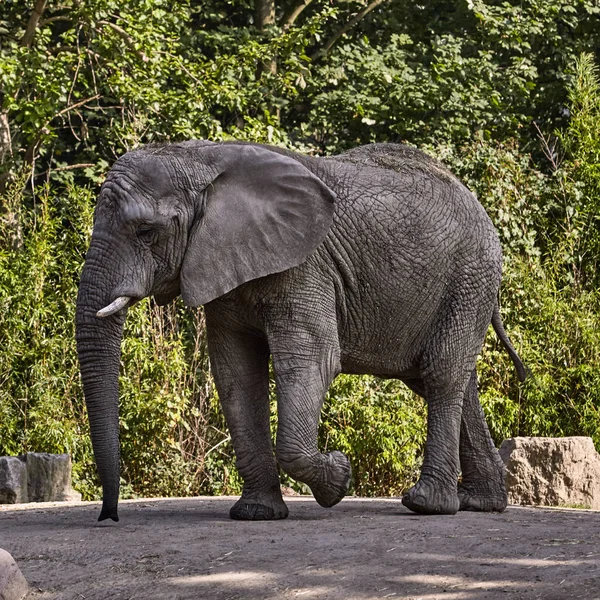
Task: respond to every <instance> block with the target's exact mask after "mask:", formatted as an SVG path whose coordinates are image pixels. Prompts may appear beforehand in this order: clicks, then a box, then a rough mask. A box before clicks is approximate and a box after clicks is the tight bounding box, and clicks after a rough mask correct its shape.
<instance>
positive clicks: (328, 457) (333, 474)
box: [309, 450, 352, 508]
mask: <svg viewBox="0 0 600 600" xmlns="http://www.w3.org/2000/svg"><path fill="white" fill-rule="evenodd" d="M321 456H322V457H323V459H324V464H323V465H322V467H321V468H322V469H323V471H324V475H323V479H322V481H321V482H319V483H318V484H314V485H310V484H309V486H310V489H311V491H312V493H313V496H314V497H315V500H316V501H317V502H318V503H319V504H320V505H321V506H323V507H324V508H330V507H332V506H334V505H335V504H337V503H338V502H339V501H340V500H341V499H342V498H343V497H344V496H345V495H346V492H347V491H348V488H349V487H350V481H351V480H352V467H351V466H350V461H349V460H348V457H347V456H346V455H345V454H344V453H343V452H338V451H337V450H334V451H333V452H328V453H327V454H322V455H321Z"/></svg>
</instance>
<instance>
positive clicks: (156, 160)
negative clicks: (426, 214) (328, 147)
mask: <svg viewBox="0 0 600 600" xmlns="http://www.w3.org/2000/svg"><path fill="white" fill-rule="evenodd" d="M334 201H335V196H334V194H333V192H332V191H331V190H330V189H329V188H328V187H327V186H326V185H325V184H324V183H323V182H322V181H321V180H320V179H319V178H318V177H316V176H315V175H314V174H313V173H311V171H309V170H308V169H307V168H306V167H305V166H303V165H302V164H301V163H300V162H298V161H297V160H295V159H294V158H292V157H291V156H288V155H285V154H282V153H279V152H274V151H272V150H269V149H267V148H265V147H261V146H254V145H249V144H212V143H208V142H199V141H196V142H186V143H182V144H176V145H166V146H154V147H152V146H151V147H146V148H142V149H140V150H137V151H134V152H129V153H127V154H125V155H124V156H123V157H121V158H120V159H119V160H117V162H116V163H115V164H114V166H113V167H112V169H111V170H110V172H109V173H108V175H107V178H106V180H105V182H104V184H103V185H102V188H101V190H100V194H99V197H98V203H97V207H96V212H95V217H94V227H93V233H92V239H91V243H90V247H89V250H88V252H87V255H86V260H85V265H84V268H83V271H82V274H81V281H80V287H79V294H78V298H77V316H76V337H77V347H78V355H79V363H80V370H81V377H82V382H83V390H84V395H85V400H86V405H87V409H88V414H89V419H90V429H91V436H92V444H93V448H94V455H95V459H96V464H97V467H98V472H99V475H100V480H101V482H102V488H103V506H102V512H101V514H100V517H99V520H103V519H106V518H112V519H113V520H115V521H116V520H118V516H117V502H118V496H119V476H120V470H119V435H118V429H119V417H118V375H119V364H120V343H121V337H122V330H123V323H124V321H125V316H126V312H127V307H128V306H129V305H130V304H132V303H133V302H136V301H137V300H140V299H141V298H144V297H146V296H151V295H152V296H154V297H155V298H156V300H157V301H158V302H159V303H165V302H168V301H169V300H171V299H173V298H174V297H176V296H177V295H179V294H181V296H182V297H183V300H184V302H185V304H186V305H188V306H199V305H201V304H205V303H207V302H210V301H211V300H214V299H215V298H218V297H220V296H222V295H223V294H225V293H227V292H229V291H230V290H232V289H234V288H235V287H237V286H239V285H241V284H243V283H244V282H247V281H250V280H252V279H256V278H258V277H262V276H265V275H269V274H271V273H276V272H280V271H284V270H286V269H289V268H291V267H294V266H297V265H299V264H300V263H301V262H303V261H304V260H305V258H306V257H307V256H308V255H309V254H311V253H312V252H313V251H314V250H315V249H316V248H317V246H318V245H319V244H320V243H321V242H322V241H323V239H324V238H325V236H326V235H327V232H328V230H329V227H330V225H331V221H332V218H333V210H334Z"/></svg>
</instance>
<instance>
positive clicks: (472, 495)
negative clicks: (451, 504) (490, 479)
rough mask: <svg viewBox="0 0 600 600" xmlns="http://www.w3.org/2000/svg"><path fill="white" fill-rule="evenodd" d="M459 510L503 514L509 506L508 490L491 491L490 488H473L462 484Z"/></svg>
mask: <svg viewBox="0 0 600 600" xmlns="http://www.w3.org/2000/svg"><path fill="white" fill-rule="evenodd" d="M458 499H459V501H460V508H459V510H473V511H478V512H502V511H504V509H505V508H506V506H507V505H508V496H507V494H506V489H504V488H502V489H499V490H492V489H489V486H473V485H468V484H460V485H459V486H458Z"/></svg>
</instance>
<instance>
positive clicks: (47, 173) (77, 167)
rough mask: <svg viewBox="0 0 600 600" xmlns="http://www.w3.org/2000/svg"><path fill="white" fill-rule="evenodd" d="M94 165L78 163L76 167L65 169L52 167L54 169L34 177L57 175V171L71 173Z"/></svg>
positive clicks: (66, 167)
mask: <svg viewBox="0 0 600 600" xmlns="http://www.w3.org/2000/svg"><path fill="white" fill-rule="evenodd" d="M95 166H96V163H79V164H76V165H67V166H65V167H54V169H48V170H47V171H44V172H43V173H40V174H39V175H36V177H41V176H42V175H49V174H50V173H57V172H58V171H72V170H73V169H84V168H87V167H95Z"/></svg>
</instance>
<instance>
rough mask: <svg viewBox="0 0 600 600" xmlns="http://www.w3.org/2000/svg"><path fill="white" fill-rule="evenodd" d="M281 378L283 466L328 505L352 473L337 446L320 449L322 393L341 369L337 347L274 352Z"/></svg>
mask: <svg viewBox="0 0 600 600" xmlns="http://www.w3.org/2000/svg"><path fill="white" fill-rule="evenodd" d="M273 361H274V368H275V375H276V383H277V407H278V428H277V443H276V454H277V460H278V462H279V465H280V466H281V468H282V469H283V470H284V471H285V472H286V473H288V474H289V475H290V476H291V477H293V478H294V479H296V480H298V481H302V482H303V483H306V484H307V485H308V486H309V487H310V489H311V491H312V493H313V495H314V497H315V500H316V501H317V502H318V503H319V504H320V505H321V506H324V507H326V508H329V507H330V506H333V505H334V504H337V503H338V502H339V501H340V500H341V499H342V498H343V497H344V496H345V495H346V492H347V491H348V487H349V485H350V480H351V478H352V469H351V467H350V461H349V460H348V458H347V457H346V455H345V454H343V453H342V452H338V451H333V452H327V453H326V454H322V453H320V452H319V450H318V448H317V433H318V426H319V418H320V414H321V407H322V405H323V399H324V397H325V394H326V393H327V389H328V388H329V385H330V383H331V382H332V380H333V378H334V377H335V375H336V374H337V372H338V370H339V360H338V358H337V352H335V351H334V350H331V351H330V352H326V351H324V354H323V355H322V356H321V357H320V358H315V357H310V358H308V357H302V356H299V355H297V354H294V355H288V356H287V357H286V356H285V355H282V354H277V353H275V352H274V353H273Z"/></svg>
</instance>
